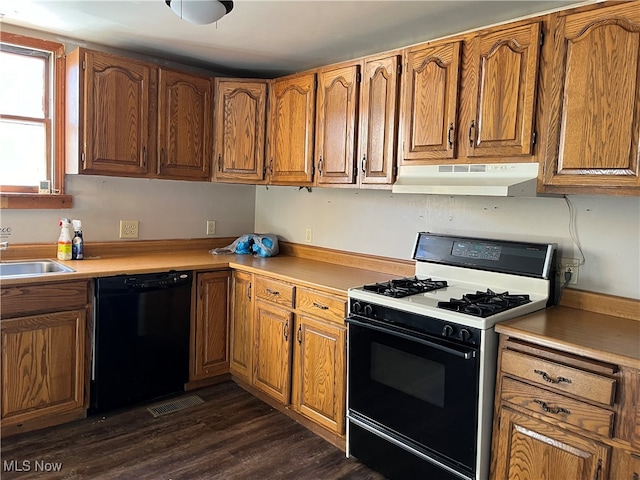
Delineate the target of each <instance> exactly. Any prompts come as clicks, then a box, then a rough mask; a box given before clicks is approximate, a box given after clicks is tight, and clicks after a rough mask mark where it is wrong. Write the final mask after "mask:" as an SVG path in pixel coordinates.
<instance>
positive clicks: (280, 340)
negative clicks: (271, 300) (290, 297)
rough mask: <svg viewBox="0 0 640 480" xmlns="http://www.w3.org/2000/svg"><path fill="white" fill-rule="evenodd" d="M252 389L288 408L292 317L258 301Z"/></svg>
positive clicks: (281, 310) (255, 320) (288, 312)
mask: <svg viewBox="0 0 640 480" xmlns="http://www.w3.org/2000/svg"><path fill="white" fill-rule="evenodd" d="M254 322H255V323H254V329H255V343H254V351H253V386H254V387H256V388H258V389H260V390H262V391H263V392H264V393H266V394H267V395H270V396H271V397H273V398H275V399H276V400H278V401H279V402H281V403H283V404H285V405H287V404H289V397H290V393H291V342H290V340H291V330H292V329H293V314H292V313H291V312H290V311H288V310H285V309H284V308H281V307H277V306H274V305H268V304H266V303H264V302H260V301H258V302H257V304H256V315H255V319H254Z"/></svg>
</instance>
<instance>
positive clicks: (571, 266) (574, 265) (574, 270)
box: [557, 258, 580, 285]
mask: <svg viewBox="0 0 640 480" xmlns="http://www.w3.org/2000/svg"><path fill="white" fill-rule="evenodd" d="M579 266H580V261H579V260H578V259H576V258H561V259H560V263H559V264H558V268H557V273H558V281H559V282H560V285H564V284H565V282H566V279H565V273H567V272H570V273H571V279H570V280H569V283H568V285H577V284H578V269H579Z"/></svg>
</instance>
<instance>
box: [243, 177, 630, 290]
mask: <svg viewBox="0 0 640 480" xmlns="http://www.w3.org/2000/svg"><path fill="white" fill-rule="evenodd" d="M568 198H569V201H570V202H571V203H572V204H573V206H574V207H575V227H576V231H577V238H578V241H579V242H580V244H581V245H582V250H583V251H584V255H585V257H586V263H585V264H584V265H583V266H581V267H580V268H579V271H578V284H577V285H576V286H575V288H580V289H584V290H590V291H595V292H601V293H607V294H611V295H620V296H623V297H631V298H638V299H640V245H639V236H640V198H637V197H635V198H628V197H610V196H569V197H568ZM569 225H570V214H569V208H568V205H567V203H566V200H565V199H564V198H546V197H545V198H542V197H539V198H490V197H447V196H431V195H405V194H392V193H390V192H386V191H371V190H351V189H344V190H343V189H321V188H316V189H313V191H312V192H311V193H309V192H307V191H306V190H304V189H303V190H298V189H297V188H292V187H269V188H268V189H267V188H265V187H257V190H256V224H255V231H256V232H261V233H277V234H278V235H280V237H281V238H282V239H283V240H287V241H291V242H296V243H305V230H306V228H307V227H310V228H312V229H313V244H315V245H319V246H323V247H328V248H335V249H338V250H347V251H352V252H361V253H367V254H372V255H382V256H386V257H393V258H402V259H409V258H410V256H411V251H412V246H413V241H414V240H415V235H416V232H419V231H430V232H434V233H447V234H457V235H466V236H478V237H485V238H498V239H505V240H525V241H532V242H541V243H548V242H555V243H557V244H558V247H559V249H560V251H561V255H562V256H563V257H568V258H580V254H579V253H578V249H577V248H576V246H575V245H574V243H573V241H572V240H571V235H570V230H569Z"/></svg>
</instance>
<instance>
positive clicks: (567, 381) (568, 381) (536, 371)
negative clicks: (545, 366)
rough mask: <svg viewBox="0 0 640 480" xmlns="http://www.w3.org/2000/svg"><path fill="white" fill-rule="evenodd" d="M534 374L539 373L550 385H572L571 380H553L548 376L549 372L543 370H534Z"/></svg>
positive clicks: (561, 378)
mask: <svg viewBox="0 0 640 480" xmlns="http://www.w3.org/2000/svg"><path fill="white" fill-rule="evenodd" d="M533 373H537V374H538V375H540V376H541V377H542V379H543V380H544V381H545V382H549V383H562V382H564V383H571V379H570V378H565V377H558V378H552V377H550V376H549V375H548V374H547V372H543V371H542V370H534V371H533Z"/></svg>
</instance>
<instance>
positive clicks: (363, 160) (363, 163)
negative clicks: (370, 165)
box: [362, 153, 367, 173]
mask: <svg viewBox="0 0 640 480" xmlns="http://www.w3.org/2000/svg"><path fill="white" fill-rule="evenodd" d="M362 173H367V154H366V153H365V154H364V155H362Z"/></svg>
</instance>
